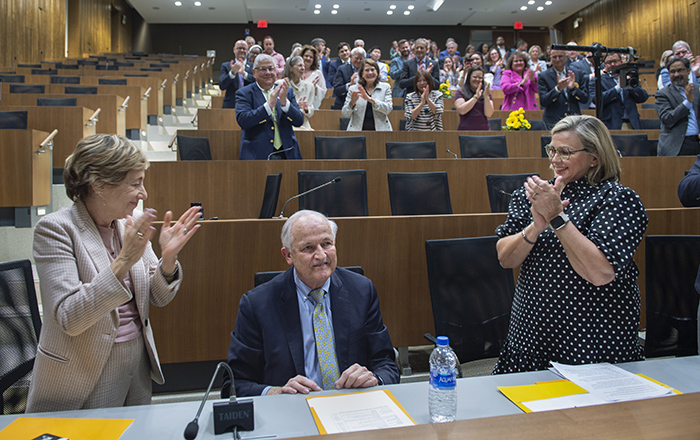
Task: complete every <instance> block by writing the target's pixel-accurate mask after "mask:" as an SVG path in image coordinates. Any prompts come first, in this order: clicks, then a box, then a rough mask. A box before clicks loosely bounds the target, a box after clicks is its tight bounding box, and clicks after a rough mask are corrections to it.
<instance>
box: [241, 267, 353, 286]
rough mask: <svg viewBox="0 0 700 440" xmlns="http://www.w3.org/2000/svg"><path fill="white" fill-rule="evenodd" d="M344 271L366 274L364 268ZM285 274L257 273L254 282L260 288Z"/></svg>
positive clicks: (275, 271) (278, 271)
mask: <svg viewBox="0 0 700 440" xmlns="http://www.w3.org/2000/svg"><path fill="white" fill-rule="evenodd" d="M344 269H347V270H350V271H353V272H355V273H358V274H360V275H364V274H365V270H364V269H363V268H362V266H346V267H344ZM281 273H284V271H283V270H273V271H269V272H256V273H255V276H254V277H253V282H254V283H255V287H258V286H259V285H261V284H264V283H267V282H268V281H270V280H271V279H273V278H274V277H276V276H277V275H279V274H281Z"/></svg>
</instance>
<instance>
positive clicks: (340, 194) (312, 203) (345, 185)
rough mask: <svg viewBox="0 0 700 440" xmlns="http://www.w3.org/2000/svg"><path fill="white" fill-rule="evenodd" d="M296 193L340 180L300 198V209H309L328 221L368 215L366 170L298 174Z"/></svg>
mask: <svg viewBox="0 0 700 440" xmlns="http://www.w3.org/2000/svg"><path fill="white" fill-rule="evenodd" d="M297 176H298V181H299V193H302V192H304V191H308V190H310V189H311V188H314V187H316V186H319V185H322V184H324V183H326V182H330V181H331V180H333V179H334V178H336V177H340V178H341V180H340V181H339V182H337V183H334V184H331V185H328V186H326V187H324V188H321V189H319V190H317V191H314V192H312V193H310V194H307V195H305V196H302V197H300V198H299V209H300V210H302V209H312V210H314V211H318V212H320V213H323V214H325V215H327V216H328V217H353V216H366V215H369V213H368V208H367V172H366V171H365V170H340V171H307V170H299V172H298V174H297Z"/></svg>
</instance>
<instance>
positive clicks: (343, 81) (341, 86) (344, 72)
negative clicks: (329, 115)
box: [331, 64, 359, 110]
mask: <svg viewBox="0 0 700 440" xmlns="http://www.w3.org/2000/svg"><path fill="white" fill-rule="evenodd" d="M353 73H355V68H354V67H353V66H352V64H342V65H341V66H340V67H338V71H337V72H336V73H335V76H334V77H333V96H335V103H333V106H332V107H331V108H332V109H334V110H340V109H342V108H343V105H344V104H345V97H346V96H347V94H348V84H349V83H350V78H352V75H353ZM358 76H359V75H358Z"/></svg>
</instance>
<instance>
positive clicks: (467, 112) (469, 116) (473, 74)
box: [455, 66, 493, 131]
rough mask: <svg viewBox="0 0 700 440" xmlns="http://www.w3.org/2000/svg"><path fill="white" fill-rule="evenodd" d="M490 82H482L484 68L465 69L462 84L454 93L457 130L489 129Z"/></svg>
mask: <svg viewBox="0 0 700 440" xmlns="http://www.w3.org/2000/svg"><path fill="white" fill-rule="evenodd" d="M489 91H490V84H489V83H484V69H482V68H481V67H479V66H474V67H472V68H470V69H469V70H468V71H467V77H466V80H465V81H464V86H462V88H461V89H459V90H458V91H457V93H456V94H455V108H456V109H457V113H459V126H458V127H457V130H486V131H489V130H491V127H490V126H489V121H488V118H490V117H491V115H493V100H492V99H491V95H490V94H489Z"/></svg>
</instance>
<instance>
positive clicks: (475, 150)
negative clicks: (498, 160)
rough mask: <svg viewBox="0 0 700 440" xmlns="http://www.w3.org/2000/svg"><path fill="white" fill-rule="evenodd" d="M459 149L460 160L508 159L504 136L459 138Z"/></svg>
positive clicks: (463, 136) (461, 136)
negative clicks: (481, 158) (482, 158)
mask: <svg viewBox="0 0 700 440" xmlns="http://www.w3.org/2000/svg"><path fill="white" fill-rule="evenodd" d="M459 149H460V152H461V153H462V158H480V157H488V158H494V157H508V147H507V145H506V136H505V135H493V136H467V135H460V136H459Z"/></svg>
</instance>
